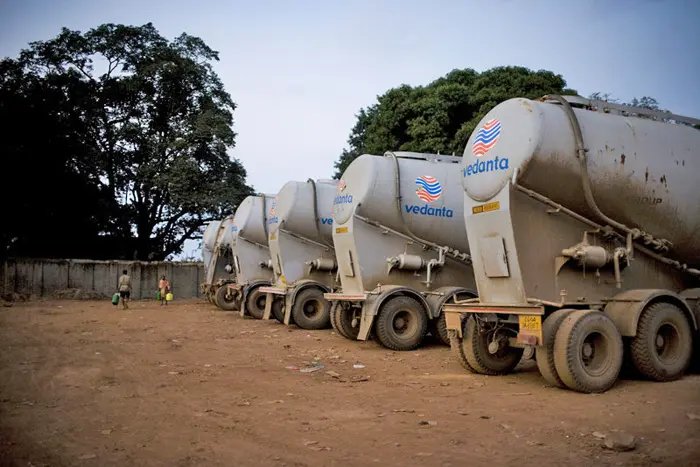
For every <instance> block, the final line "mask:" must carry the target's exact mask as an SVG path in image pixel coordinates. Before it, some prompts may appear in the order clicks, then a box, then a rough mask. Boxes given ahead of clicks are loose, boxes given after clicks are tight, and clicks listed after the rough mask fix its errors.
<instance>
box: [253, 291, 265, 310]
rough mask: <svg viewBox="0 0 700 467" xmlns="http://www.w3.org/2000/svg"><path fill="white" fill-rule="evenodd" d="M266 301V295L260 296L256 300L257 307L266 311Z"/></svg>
mask: <svg viewBox="0 0 700 467" xmlns="http://www.w3.org/2000/svg"><path fill="white" fill-rule="evenodd" d="M265 301H266V297H265V295H263V294H260V295H258V296H257V297H256V298H255V306H256V307H257V308H258V309H259V310H264V309H265Z"/></svg>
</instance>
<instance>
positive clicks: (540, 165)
mask: <svg viewBox="0 0 700 467" xmlns="http://www.w3.org/2000/svg"><path fill="white" fill-rule="evenodd" d="M573 111H574V113H575V115H576V118H577V120H578V122H579V124H580V127H581V131H582V134H583V142H584V147H585V148H586V149H587V153H586V157H587V168H588V173H589V177H590V183H591V187H592V192H593V197H594V199H595V202H596V204H597V206H598V207H599V208H600V210H601V211H602V213H604V214H605V215H606V216H607V217H609V218H611V219H613V220H615V221H616V222H619V223H622V224H624V225H626V226H627V227H630V228H638V229H640V230H643V231H645V232H647V233H649V234H651V235H653V236H654V237H656V238H662V239H666V240H669V241H671V242H672V244H673V245H672V247H671V249H670V251H669V253H668V256H669V257H671V258H673V259H677V260H679V261H681V262H684V263H687V264H689V265H693V266H697V265H698V264H700V241H698V240H697V235H698V232H699V231H700V190H699V189H698V183H700V131H699V130H697V129H695V128H692V127H689V126H687V125H684V124H674V123H665V122H662V121H656V120H651V119H649V118H640V117H632V116H623V115H620V114H619V113H615V114H612V113H603V112H598V111H594V110H589V109H585V108H574V110H573ZM515 169H518V176H517V181H518V183H519V184H521V185H522V186H524V187H525V188H528V189H530V190H533V191H536V192H537V193H539V194H542V195H544V196H546V197H548V198H550V199H552V200H553V201H555V202H556V203H559V204H561V205H562V206H564V207H566V208H568V209H571V210H572V211H575V212H577V213H579V214H581V215H584V216H586V217H589V218H590V219H592V220H594V221H596V222H601V220H600V219H599V218H598V217H597V216H596V215H595V213H594V212H593V211H592V210H591V209H590V208H589V206H588V205H587V203H586V200H585V198H584V192H583V182H582V168H581V166H580V162H579V159H578V158H577V154H576V141H575V136H574V132H573V130H572V126H571V124H570V120H569V117H568V116H567V114H566V113H565V108H564V107H563V106H562V105H561V104H558V103H552V102H540V101H532V100H528V99H522V98H516V99H510V100H508V101H505V102H503V103H501V104H499V105H497V106H496V107H495V108H493V109H492V110H491V111H490V112H489V113H488V114H487V115H486V116H485V117H484V118H483V119H482V121H481V122H480V123H479V126H478V127H477V128H476V130H475V131H474V132H473V133H472V135H471V137H470V139H469V142H468V143H467V146H466V148H465V152H464V157H463V163H462V177H463V178H462V182H463V185H464V190H465V192H466V194H467V195H468V196H469V197H471V198H472V199H474V200H475V201H479V202H484V203H485V202H487V201H488V200H489V199H490V198H492V197H493V196H494V195H496V194H497V193H498V192H499V191H500V190H501V189H502V188H503V187H504V186H505V185H506V184H507V183H508V181H509V180H510V179H511V178H512V176H513V173H514V171H515ZM601 223H602V222H601ZM543 234H546V233H543Z"/></svg>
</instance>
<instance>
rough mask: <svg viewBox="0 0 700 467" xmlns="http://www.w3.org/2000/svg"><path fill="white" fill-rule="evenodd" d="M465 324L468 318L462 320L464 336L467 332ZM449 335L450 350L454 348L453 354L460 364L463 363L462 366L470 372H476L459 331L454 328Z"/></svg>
mask: <svg viewBox="0 0 700 467" xmlns="http://www.w3.org/2000/svg"><path fill="white" fill-rule="evenodd" d="M465 324H466V320H462V336H464V335H465V333H466V328H465ZM449 335H450V350H452V354H453V355H454V356H455V357H457V361H458V362H459V364H460V365H462V368H464V369H465V370H467V371H468V372H470V373H476V371H475V370H474V368H472V366H471V365H470V364H469V362H468V361H467V356H466V355H465V354H464V339H463V338H461V337H459V336H458V335H457V331H454V330H449Z"/></svg>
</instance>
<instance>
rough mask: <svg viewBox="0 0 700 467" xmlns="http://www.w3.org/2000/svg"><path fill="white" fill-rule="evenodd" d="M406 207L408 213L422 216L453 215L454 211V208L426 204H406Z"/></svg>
mask: <svg viewBox="0 0 700 467" xmlns="http://www.w3.org/2000/svg"><path fill="white" fill-rule="evenodd" d="M403 207H404V209H405V210H406V213H407V214H418V215H421V216H433V217H453V216H454V211H452V209H447V208H446V207H445V206H443V207H441V208H434V207H432V206H428V205H427V204H424V205H423V206H416V205H415V204H404V206H403Z"/></svg>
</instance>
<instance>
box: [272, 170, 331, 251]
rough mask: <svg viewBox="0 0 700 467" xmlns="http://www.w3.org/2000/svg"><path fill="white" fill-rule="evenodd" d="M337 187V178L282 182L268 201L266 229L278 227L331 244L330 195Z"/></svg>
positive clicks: (273, 229) (273, 230) (274, 229)
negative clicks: (268, 211)
mask: <svg viewBox="0 0 700 467" xmlns="http://www.w3.org/2000/svg"><path fill="white" fill-rule="evenodd" d="M337 186H338V181H337V180H317V181H316V182H312V181H308V182H306V183H304V182H296V181H291V182H287V183H285V184H284V186H283V187H282V189H281V190H280V191H279V193H277V196H276V197H275V200H274V202H273V203H272V208H271V212H270V220H271V223H270V229H269V231H270V232H271V233H272V232H275V231H277V229H278V228H279V227H280V226H282V228H284V229H285V230H289V231H291V232H294V233H296V234H298V235H301V236H302V237H305V238H309V239H311V240H315V241H317V242H319V243H324V244H327V245H332V244H333V198H334V196H335V190H336V187H337ZM314 192H315V193H314ZM314 196H315V199H314ZM314 205H315V206H316V212H314ZM316 216H318V219H316Z"/></svg>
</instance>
